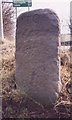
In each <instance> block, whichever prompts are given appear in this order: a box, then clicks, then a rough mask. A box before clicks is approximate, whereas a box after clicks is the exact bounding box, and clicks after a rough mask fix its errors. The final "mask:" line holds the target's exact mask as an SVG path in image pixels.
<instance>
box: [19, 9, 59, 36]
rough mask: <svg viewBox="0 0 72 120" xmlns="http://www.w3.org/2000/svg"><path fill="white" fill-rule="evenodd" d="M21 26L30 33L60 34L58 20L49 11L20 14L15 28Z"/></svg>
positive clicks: (52, 12) (51, 11)
mask: <svg viewBox="0 0 72 120" xmlns="http://www.w3.org/2000/svg"><path fill="white" fill-rule="evenodd" d="M18 23H19V24H18ZM22 24H23V27H24V28H29V30H30V31H34V30H35V31H36V30H37V31H41V30H44V31H49V32H53V33H57V34H59V33H60V29H59V18H58V16H57V14H56V13H55V12H54V11H53V10H50V9H37V10H33V11H29V12H25V13H22V14H21V15H20V16H19V17H18V19H17V26H18V25H21V26H22ZM19 27H20V26H19Z"/></svg>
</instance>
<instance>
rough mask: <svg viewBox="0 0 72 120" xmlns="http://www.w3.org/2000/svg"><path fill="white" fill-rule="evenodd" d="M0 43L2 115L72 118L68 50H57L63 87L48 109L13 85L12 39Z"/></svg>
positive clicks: (13, 54)
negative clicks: (52, 107) (51, 108)
mask: <svg viewBox="0 0 72 120" xmlns="http://www.w3.org/2000/svg"><path fill="white" fill-rule="evenodd" d="M0 46H1V48H2V70H1V73H2V94H3V96H2V100H3V105H2V110H3V118H29V117H33V118H36V117H38V118H54V117H55V118H56V117H57V118H72V79H71V73H72V69H71V68H72V63H71V61H70V56H71V50H64V49H62V50H61V52H60V56H61V81H62V91H61V93H60V96H59V98H58V100H57V102H56V104H55V106H54V110H48V109H45V108H44V107H43V106H42V105H41V104H39V103H37V102H36V101H34V100H33V99H32V98H29V97H28V96H27V95H26V94H21V93H20V91H19V90H17V88H16V82H15V41H7V40H5V41H4V42H3V43H2V44H0Z"/></svg>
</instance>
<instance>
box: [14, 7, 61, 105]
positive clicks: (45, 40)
mask: <svg viewBox="0 0 72 120" xmlns="http://www.w3.org/2000/svg"><path fill="white" fill-rule="evenodd" d="M58 43H59V18H58V17H57V15H56V13H54V12H53V11H52V10H49V9H39V10H34V11H30V12H26V13H23V14H21V15H20V16H19V17H18V19H17V29H16V82H17V85H18V88H19V89H20V90H21V92H23V93H24V92H25V93H26V94H28V95H29V96H30V97H32V98H33V99H35V100H36V101H37V102H39V103H41V104H42V105H44V106H51V105H53V104H54V103H55V101H56V99H57V97H58V94H59V88H58V86H59V82H60V81H59V66H58V65H57V61H58Z"/></svg>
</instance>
